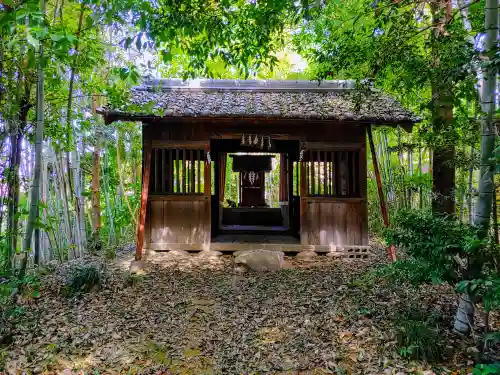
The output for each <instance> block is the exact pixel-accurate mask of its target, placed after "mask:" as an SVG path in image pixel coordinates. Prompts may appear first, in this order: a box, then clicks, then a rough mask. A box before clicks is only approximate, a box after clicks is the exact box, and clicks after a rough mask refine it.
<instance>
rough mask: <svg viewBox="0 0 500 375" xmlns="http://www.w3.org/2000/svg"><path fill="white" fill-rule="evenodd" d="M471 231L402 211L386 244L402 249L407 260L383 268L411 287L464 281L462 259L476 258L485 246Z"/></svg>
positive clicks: (429, 215)
mask: <svg viewBox="0 0 500 375" xmlns="http://www.w3.org/2000/svg"><path fill="white" fill-rule="evenodd" d="M475 233H476V232H475V230H474V228H472V227H470V226H468V225H466V224H463V223H460V222H458V221H456V220H454V219H452V218H447V217H444V216H437V215H433V214H432V213H430V212H428V211H416V210H414V211H401V212H399V213H398V214H397V215H396V216H395V218H394V223H393V226H392V228H390V229H388V230H387V231H386V241H387V243H388V244H394V245H396V246H398V247H400V248H402V249H403V250H404V251H405V252H406V254H407V255H408V258H406V259H403V260H400V261H399V262H397V263H395V264H394V265H390V266H388V267H387V268H386V272H387V273H388V274H389V273H392V276H398V277H409V278H410V279H411V281H412V282H414V283H426V282H448V283H451V284H454V283H456V282H458V281H460V280H462V279H463V276H464V275H463V273H464V271H465V269H464V268H463V264H462V263H461V259H465V258H468V257H474V256H479V255H480V253H481V251H483V250H484V248H485V244H484V243H483V242H481V241H479V240H478V239H477V237H476V235H475Z"/></svg>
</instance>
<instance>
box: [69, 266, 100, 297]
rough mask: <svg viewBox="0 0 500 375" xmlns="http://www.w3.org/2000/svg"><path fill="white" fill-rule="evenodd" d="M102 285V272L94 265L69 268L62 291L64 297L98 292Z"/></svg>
mask: <svg viewBox="0 0 500 375" xmlns="http://www.w3.org/2000/svg"><path fill="white" fill-rule="evenodd" d="M102 285H103V270H102V269H101V268H100V267H97V266H94V265H86V266H74V267H71V269H70V272H69V278H68V281H67V283H66V285H64V287H63V289H62V293H63V295H64V296H65V297H79V296H81V295H82V294H85V293H89V292H95V291H99V290H100V289H101V288H102Z"/></svg>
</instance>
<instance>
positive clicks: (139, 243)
mask: <svg viewBox="0 0 500 375" xmlns="http://www.w3.org/2000/svg"><path fill="white" fill-rule="evenodd" d="M150 173H151V142H150V141H148V142H147V143H146V144H145V150H144V171H143V173H142V192H141V211H140V213H139V225H138V226H137V237H136V243H135V260H141V258H142V248H143V247H144V227H145V224H146V208H147V206H148V194H149V175H150Z"/></svg>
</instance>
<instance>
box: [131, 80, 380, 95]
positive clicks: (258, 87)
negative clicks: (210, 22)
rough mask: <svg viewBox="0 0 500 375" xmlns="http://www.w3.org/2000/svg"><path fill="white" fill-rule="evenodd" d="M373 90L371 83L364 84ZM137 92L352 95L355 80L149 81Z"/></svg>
mask: <svg viewBox="0 0 500 375" xmlns="http://www.w3.org/2000/svg"><path fill="white" fill-rule="evenodd" d="M365 82H366V83H368V88H369V89H370V90H371V91H378V90H375V89H373V87H372V85H371V81H370V80H365ZM134 89H135V90H138V91H178V90H179V91H194V92H196V91H201V92H206V91H253V92H349V91H355V90H356V81H355V80H325V81H321V82H319V83H318V82H317V81H310V80H237V79H193V80H185V81H183V80H182V79H176V78H168V79H147V80H144V81H143V83H142V84H141V85H140V86H136V87H134Z"/></svg>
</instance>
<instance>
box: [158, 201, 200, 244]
mask: <svg viewBox="0 0 500 375" xmlns="http://www.w3.org/2000/svg"><path fill="white" fill-rule="evenodd" d="M150 206H151V211H150V212H151V213H150V215H151V236H150V245H153V244H163V243H182V244H199V245H201V246H203V247H205V248H207V249H208V248H209V246H210V201H209V199H203V200H196V201H187V200H155V201H151V202H150ZM200 250H203V249H200Z"/></svg>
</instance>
